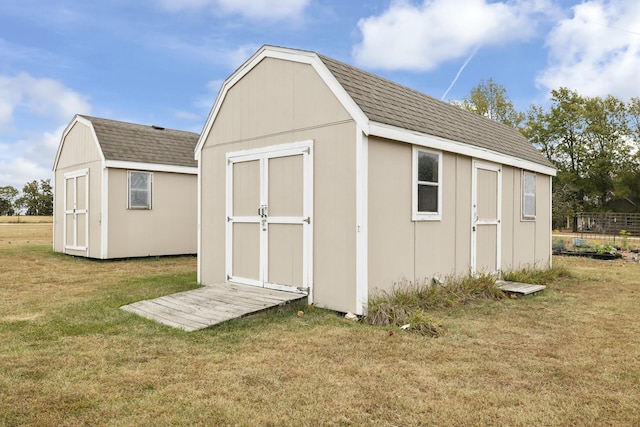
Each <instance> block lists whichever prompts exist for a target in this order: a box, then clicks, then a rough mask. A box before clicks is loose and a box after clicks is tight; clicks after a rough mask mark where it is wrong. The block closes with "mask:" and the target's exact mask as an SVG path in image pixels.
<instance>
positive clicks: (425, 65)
mask: <svg viewBox="0 0 640 427" xmlns="http://www.w3.org/2000/svg"><path fill="white" fill-rule="evenodd" d="M263 44H272V45H278V46H285V47H292V48H300V49H306V50H313V51H316V52H319V53H322V54H324V55H327V56H330V57H333V58H335V59H338V60H341V61H344V62H346V63H349V64H352V65H355V66H357V67H360V68H363V69H366V70H368V71H371V72H373V73H375V74H378V75H382V76H384V77H387V78H389V79H391V80H394V81H396V82H399V83H401V84H404V85H406V86H409V87H411V88H413V89H417V90H419V91H422V92H424V93H427V94H429V95H431V96H434V97H436V98H443V97H444V99H445V100H459V99H462V98H463V97H464V96H466V95H468V94H469V92H470V90H471V88H473V87H474V86H477V85H478V83H479V82H480V81H481V80H483V79H484V80H486V79H488V78H493V79H494V80H495V81H496V82H498V83H500V84H502V85H503V86H505V87H506V89H507V92H508V95H509V96H510V98H511V99H512V100H513V101H514V104H515V106H516V108H518V109H521V110H526V109H527V108H528V106H529V105H530V104H531V103H532V102H534V103H538V104H544V103H545V102H546V100H547V98H548V95H549V91H550V90H551V89H555V88H558V87H560V86H566V87H569V88H572V89H575V90H577V91H579V92H580V93H581V94H584V95H590V96H595V95H601V96H606V95H607V94H613V95H616V96H618V97H620V98H622V99H623V100H628V99H629V98H630V97H632V96H636V97H637V96H640V2H638V1H637V0H590V1H569V0H564V1H550V0H513V1H489V0H362V1H356V0H136V1H131V0H101V1H87V0H56V1H51V0H20V1H13V0H0V186H4V185H13V186H14V187H16V188H18V189H22V187H23V185H24V184H25V183H26V182H28V181H31V180H33V179H46V178H50V177H51V175H52V174H51V168H52V164H53V160H54V156H55V152H56V149H57V147H58V144H59V142H60V136H61V133H62V131H63V129H64V127H65V126H66V125H67V124H68V123H69V122H70V121H71V119H72V118H73V116H74V114H76V113H80V114H90V115H94V116H98V117H105V118H112V119H117V120H124V121H131V122H136V123H142V124H149V125H151V124H156V125H161V126H165V127H171V128H177V129H184V130H191V131H195V132H200V130H201V129H202V126H203V125H204V122H205V120H206V117H207V115H208V113H209V110H210V108H211V106H212V104H213V101H214V100H215V96H216V94H217V92H218V89H219V87H220V84H221V83H222V81H224V79H225V78H227V77H228V76H229V75H230V74H231V73H232V72H233V71H234V70H235V69H236V68H237V67H238V66H239V65H240V64H242V62H244V61H245V60H246V59H248V58H249V57H250V56H251V55H252V54H253V53H254V52H255V51H256V50H257V49H258V48H259V47H260V46H261V45H263ZM456 76H458V77H457V78H456ZM445 94H446V96H445Z"/></svg>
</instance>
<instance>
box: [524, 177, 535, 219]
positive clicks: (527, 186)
mask: <svg viewBox="0 0 640 427" xmlns="http://www.w3.org/2000/svg"><path fill="white" fill-rule="evenodd" d="M522 198H523V203H522V216H523V217H524V218H535V216H536V174H534V173H531V172H525V173H524V174H523V182H522Z"/></svg>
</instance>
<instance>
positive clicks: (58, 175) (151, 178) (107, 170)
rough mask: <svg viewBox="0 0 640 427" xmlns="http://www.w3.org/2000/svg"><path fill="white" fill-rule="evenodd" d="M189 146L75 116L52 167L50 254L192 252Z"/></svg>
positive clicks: (181, 136) (150, 131)
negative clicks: (51, 242) (52, 210)
mask: <svg viewBox="0 0 640 427" xmlns="http://www.w3.org/2000/svg"><path fill="white" fill-rule="evenodd" d="M197 142H198V134H196V133H193V132H185V131H180V130H172V129H164V128H162V127H159V126H145V125H140V124H134V123H126V122H121V121H115V120H108V119H102V118H97V117H89V116H84V115H76V116H75V117H74V118H73V120H71V122H70V123H69V125H68V126H67V127H66V128H65V130H64V132H63V134H62V138H61V140H60V145H59V146H58V151H57V154H56V158H55V162H54V165H53V173H54V215H53V217H54V221H53V224H54V225H53V228H54V233H53V248H54V251H56V252H63V253H66V254H70V255H76V256H83V257H89V258H98V259H110V258H128V257H144V256H159V255H178V254H195V253H196V249H197V234H196V226H197V210H196V209H197V182H198V181H197V173H198V168H197V162H196V161H195V160H194V158H193V150H194V148H195V146H196V143H197Z"/></svg>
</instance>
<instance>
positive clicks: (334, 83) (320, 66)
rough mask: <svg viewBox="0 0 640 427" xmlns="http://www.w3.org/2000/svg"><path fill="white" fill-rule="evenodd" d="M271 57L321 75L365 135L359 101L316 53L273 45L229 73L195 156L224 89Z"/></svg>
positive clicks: (208, 131) (364, 120)
mask: <svg viewBox="0 0 640 427" xmlns="http://www.w3.org/2000/svg"><path fill="white" fill-rule="evenodd" d="M265 58H274V59H281V60H285V61H291V62H297V63H301V64H308V65H311V66H312V67H313V69H314V70H315V71H316V72H317V73H318V75H319V76H320V78H321V79H322V80H323V81H324V83H325V84H326V85H327V86H328V87H329V89H330V90H331V92H333V94H334V95H335V96H336V98H338V101H339V102H340V103H341V104H342V106H343V107H344V108H345V109H346V110H347V112H348V113H349V114H350V115H351V117H352V118H353V119H354V120H355V122H356V124H357V125H358V126H359V127H360V129H362V131H363V132H364V133H365V134H368V133H369V132H368V127H369V119H368V118H367V116H366V115H365V114H364V112H363V111H362V110H361V109H360V107H359V106H358V104H356V102H355V101H354V100H353V98H351V97H350V96H349V95H348V94H347V91H346V90H345V89H344V88H343V87H342V85H341V84H340V83H338V80H337V79H336V78H335V76H334V75H333V74H332V73H331V72H330V71H329V69H328V68H327V67H326V66H325V65H324V63H323V62H322V60H321V59H320V57H319V56H318V55H317V54H316V53H315V52H309V51H303V50H297V49H288V48H282V47H275V46H262V47H261V48H260V49H259V50H258V51H257V52H256V53H254V54H253V56H251V58H249V59H248V60H247V61H246V62H245V63H244V64H242V65H241V66H240V68H238V69H237V70H236V71H235V72H234V73H233V74H232V75H231V76H229V77H228V78H227V79H226V80H225V81H224V83H223V84H222V86H221V88H220V91H219V92H218V96H217V97H216V100H215V101H214V103H213V107H212V108H211V111H210V113H209V116H208V118H207V121H206V123H205V125H204V128H203V129H202V132H201V133H200V139H199V140H198V144H197V145H196V148H195V153H194V155H195V159H196V160H198V159H199V158H200V152H201V151H202V148H203V146H204V143H205V141H206V140H207V138H208V137H209V133H210V132H211V128H212V127H213V123H214V121H215V119H216V117H217V115H218V112H219V111H220V108H221V106H222V103H223V102H224V99H225V97H226V96H227V92H229V90H230V89H231V88H232V87H233V86H234V85H235V84H236V83H237V82H239V81H240V80H241V79H242V78H243V77H244V76H245V75H246V74H247V73H249V72H250V71H251V70H252V69H253V68H254V67H256V66H257V65H258V64H259V63H260V62H261V61H262V60H263V59H265Z"/></svg>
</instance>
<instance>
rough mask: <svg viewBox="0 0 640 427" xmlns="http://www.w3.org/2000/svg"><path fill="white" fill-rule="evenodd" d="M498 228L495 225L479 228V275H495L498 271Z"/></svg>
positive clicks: (477, 249)
mask: <svg viewBox="0 0 640 427" xmlns="http://www.w3.org/2000/svg"><path fill="white" fill-rule="evenodd" d="M497 228H498V226H497V225H495V224H484V225H479V226H478V234H477V247H476V254H477V260H476V271H477V272H478V273H494V272H496V270H497V262H498V259H497V254H496V247H497V245H498V242H497Z"/></svg>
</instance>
